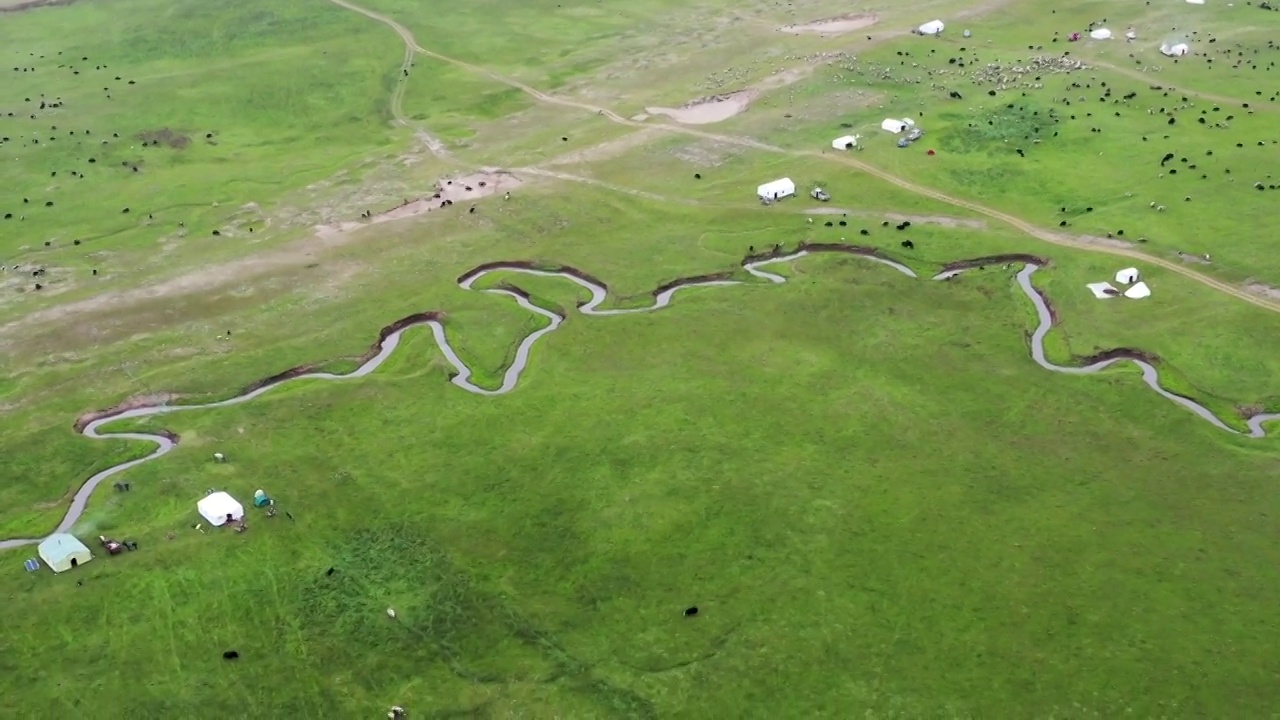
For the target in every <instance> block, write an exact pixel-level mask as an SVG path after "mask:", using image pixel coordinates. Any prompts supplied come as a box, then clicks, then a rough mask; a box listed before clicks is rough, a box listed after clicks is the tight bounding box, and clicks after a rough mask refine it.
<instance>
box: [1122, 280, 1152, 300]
mask: <svg viewBox="0 0 1280 720" xmlns="http://www.w3.org/2000/svg"><path fill="white" fill-rule="evenodd" d="M1124 296H1125V297H1127V298H1131V299H1133V300H1141V299H1142V298H1145V297H1151V288H1149V287H1147V284H1146V283H1144V282H1140V283H1138V284H1136V285H1134V286H1133V287H1131V288H1129V289H1128V290H1125V291H1124Z"/></svg>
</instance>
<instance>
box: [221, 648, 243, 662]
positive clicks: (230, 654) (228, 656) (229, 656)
mask: <svg viewBox="0 0 1280 720" xmlns="http://www.w3.org/2000/svg"><path fill="white" fill-rule="evenodd" d="M238 657H240V653H238V652H236V651H235V650H228V651H226V652H224V653H222V659H223V660H235V659H236V658H238Z"/></svg>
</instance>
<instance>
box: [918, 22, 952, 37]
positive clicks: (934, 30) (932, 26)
mask: <svg viewBox="0 0 1280 720" xmlns="http://www.w3.org/2000/svg"><path fill="white" fill-rule="evenodd" d="M944 28H946V25H943V24H942V21H941V20H930V21H929V22H927V23H925V24H923V25H921V26H920V27H919V28H918V29H917V30H916V32H918V33H920V34H921V35H941V34H942V31H943V29H944Z"/></svg>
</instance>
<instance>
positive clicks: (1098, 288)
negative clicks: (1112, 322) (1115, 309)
mask: <svg viewBox="0 0 1280 720" xmlns="http://www.w3.org/2000/svg"><path fill="white" fill-rule="evenodd" d="M1085 287H1087V288H1089V291H1090V292H1092V293H1093V296H1094V297H1096V298H1098V299H1099V300H1106V299H1107V298H1113V297H1115V296H1116V295H1118V294H1119V293H1120V291H1119V290H1116V289H1115V288H1113V287H1111V283H1108V282H1096V283H1089V284H1088V285H1086V286H1085Z"/></svg>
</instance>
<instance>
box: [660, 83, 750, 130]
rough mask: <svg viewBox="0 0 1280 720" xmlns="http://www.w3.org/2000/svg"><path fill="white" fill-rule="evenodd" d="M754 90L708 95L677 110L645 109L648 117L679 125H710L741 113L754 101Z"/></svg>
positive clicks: (662, 108)
mask: <svg viewBox="0 0 1280 720" xmlns="http://www.w3.org/2000/svg"><path fill="white" fill-rule="evenodd" d="M756 95H757V92H756V91H755V90H739V91H737V92H731V93H726V94H724V95H710V96H708V97H703V98H698V99H697V100H693V101H691V102H687V103H685V104H684V105H681V106H680V107H678V108H664V107H647V108H645V109H644V110H645V112H647V113H649V114H650V115H662V116H665V117H669V118H671V119H672V120H675V121H676V122H678V123H680V124H681V125H710V124H711V123H718V122H722V121H724V120H728V119H729V118H731V117H733V116H734V115H737V114H738V113H740V112H743V111H744V110H746V109H747V107H749V106H750V105H751V101H752V100H755V99H756Z"/></svg>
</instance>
